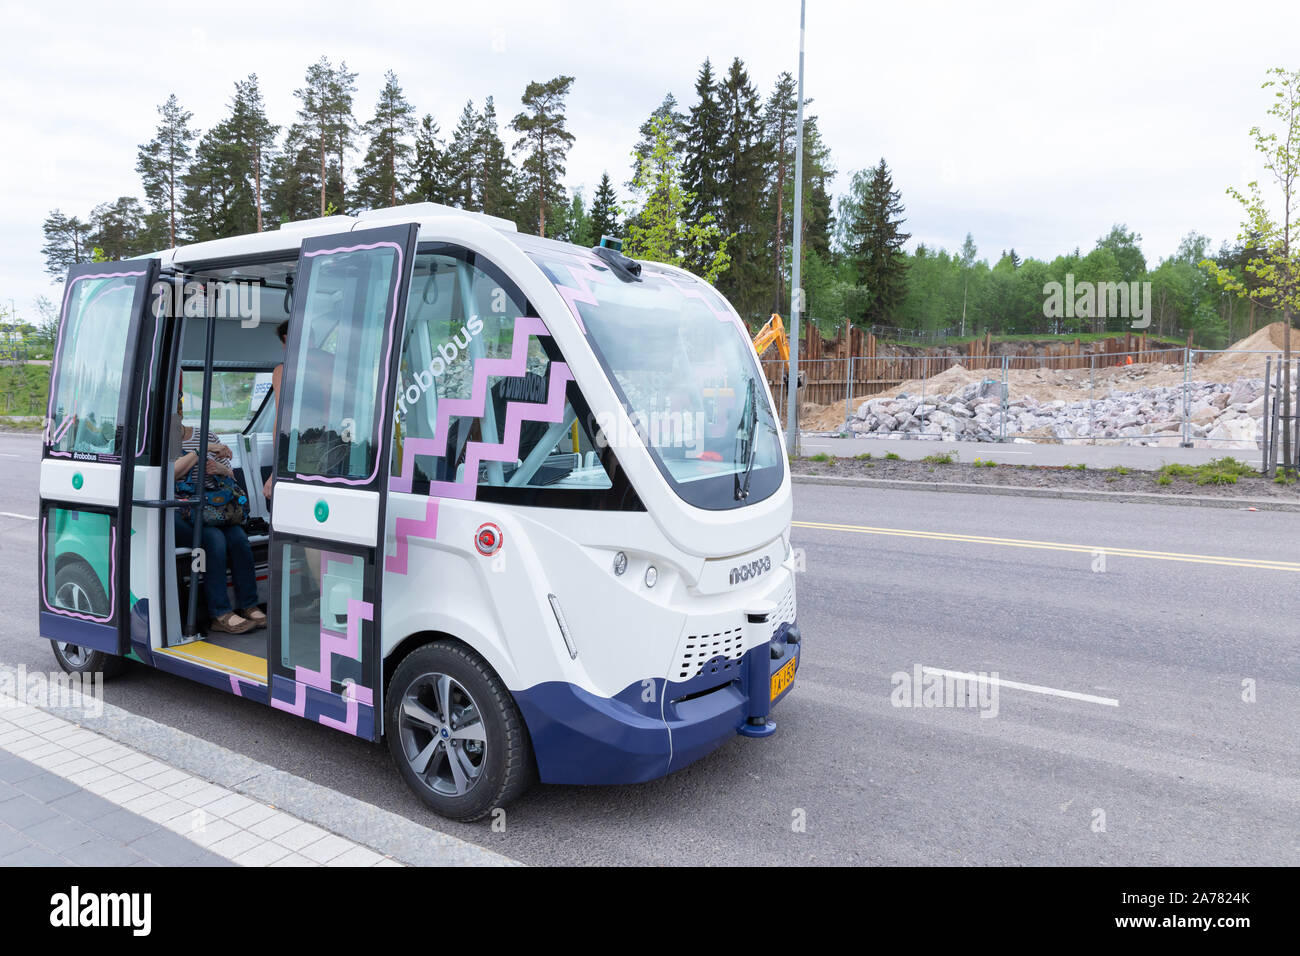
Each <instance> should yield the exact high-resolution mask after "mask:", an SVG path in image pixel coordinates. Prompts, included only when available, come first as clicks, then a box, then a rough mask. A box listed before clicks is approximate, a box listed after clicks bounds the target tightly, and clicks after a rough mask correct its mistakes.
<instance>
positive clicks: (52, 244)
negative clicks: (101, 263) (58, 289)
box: [41, 209, 91, 282]
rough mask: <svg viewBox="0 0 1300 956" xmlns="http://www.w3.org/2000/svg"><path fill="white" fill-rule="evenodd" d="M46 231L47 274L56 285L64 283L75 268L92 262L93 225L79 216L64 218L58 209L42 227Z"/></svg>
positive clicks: (44, 251) (43, 253)
mask: <svg viewBox="0 0 1300 956" xmlns="http://www.w3.org/2000/svg"><path fill="white" fill-rule="evenodd" d="M41 228H42V230H43V231H44V232H45V245H44V246H42V247H41V254H42V255H43V256H45V271H46V272H48V273H49V274H50V276H51V277H52V278H53V279H54V281H55V282H62V281H63V280H64V279H65V278H67V273H68V270H69V269H70V268H72V266H74V265H76V264H77V263H79V262H89V261H90V248H91V247H90V244H89V242H88V239H89V238H90V226H89V224H87V223H84V222H82V221H81V220H80V219H78V218H77V217H76V216H65V215H64V214H63V213H62V212H60V211H59V210H57V209H55V210H54V211H53V212H51V213H50V214H49V216H47V217H46V219H45V222H44V223H43V224H42V226H41Z"/></svg>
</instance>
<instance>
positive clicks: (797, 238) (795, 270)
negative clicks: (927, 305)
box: [785, 0, 807, 456]
mask: <svg viewBox="0 0 1300 956" xmlns="http://www.w3.org/2000/svg"><path fill="white" fill-rule="evenodd" d="M806 6H807V2H806V0H799V114H798V115H799V119H798V123H797V124H796V125H797V129H796V132H795V136H796V137H797V140H796V142H795V146H794V242H793V243H791V245H790V251H791V257H792V260H793V261H792V264H791V269H790V392H789V394H788V395H787V396H786V403H787V404H786V428H785V440H786V451H787V452H788V453H789V454H790V455H791V456H794V455H798V454H799V313H800V312H801V311H803V289H802V288H800V285H799V260H800V258H801V254H802V252H803V249H802V246H803V33H804V12H805V8H806Z"/></svg>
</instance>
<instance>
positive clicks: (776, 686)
mask: <svg viewBox="0 0 1300 956" xmlns="http://www.w3.org/2000/svg"><path fill="white" fill-rule="evenodd" d="M798 663H799V660H798V658H795V659H794V660H792V661H790V663H788V664H786V665H785V666H784V667H782V668H781V669H780V670H779V671H777V672H776V673H775V674H773V675H772V697H771V698H770V699H771V700H776V699H777V698H778V697H780V696H781V694H782V693H784V692H785V689H786V688H787V687H789V686H790V685H791V684H792V683H794V668H795V665H796V664H798Z"/></svg>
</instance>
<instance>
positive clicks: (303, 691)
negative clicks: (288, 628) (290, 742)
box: [271, 598, 375, 735]
mask: <svg viewBox="0 0 1300 956" xmlns="http://www.w3.org/2000/svg"><path fill="white" fill-rule="evenodd" d="M362 619H365V620H367V621H373V620H374V619H375V606H374V605H373V604H371V603H370V602H369V601H358V600H357V599H356V598H351V599H349V601H348V632H347V635H346V636H345V635H343V634H339V633H338V632H337V631H331V630H329V629H328V628H324V627H322V628H321V631H320V669H319V670H312V669H311V668H309V667H303V666H301V665H299V666H298V667H295V668H294V678H295V680H294V694H293V702H292V703H290V702H289V701H283V700H279V699H277V698H275V697H272V698H271V706H273V707H275V708H277V709H279V710H285V711H288V712H289V713H291V714H296V715H297V716H299V717H301V716H303V714H304V713H306V710H307V688H308V687H309V686H310V687H315V688H317V689H318V690H323V691H326V692H327V693H333V690H332V688H331V686H330V677H329V669H330V655H331V654H338V655H339V656H341V657H347V658H350V659H351V660H354V661H357V660H360V659H361V621H362ZM349 688H350V689H349ZM343 696H344V700H345V701H346V702H347V711H346V713H347V716H346V717H344V719H343V720H337V719H335V718H333V717H327V716H325V715H324V714H322V715H321V716H320V718H319V721H320V723H322V724H324V725H325V726H327V727H333V728H334V729H335V730H343V731H346V732H347V733H350V734H353V735H355V734H356V732H357V717H358V711H359V708H358V706H357V705H358V703H361V704H365V705H366V706H367V707H372V706H374V694H373V693H371V690H370V688H369V687H360V686H358V685H356V684H350V685H345V688H344V692H343Z"/></svg>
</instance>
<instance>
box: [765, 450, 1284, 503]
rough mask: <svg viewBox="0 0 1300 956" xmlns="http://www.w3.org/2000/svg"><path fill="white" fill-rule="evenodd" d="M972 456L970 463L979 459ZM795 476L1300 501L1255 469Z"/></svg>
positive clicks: (834, 465) (840, 464)
mask: <svg viewBox="0 0 1300 956" xmlns="http://www.w3.org/2000/svg"><path fill="white" fill-rule="evenodd" d="M977 457H978V456H973V457H972V459H971V461H972V462H973V461H975V460H977ZM791 470H792V471H793V472H794V473H795V474H796V475H800V474H802V475H834V476H836V477H840V478H889V479H894V480H905V481H931V482H933V481H948V482H957V483H962V484H971V485H1018V486H1021V487H1030V488H1070V489H1075V490H1078V491H1122V492H1133V491H1140V492H1147V493H1149V494H1168V495H1201V496H1204V497H1216V498H1283V499H1288V500H1293V501H1300V482H1297V483H1293V484H1289V485H1279V484H1277V483H1276V482H1274V481H1273V480H1272V479H1271V478H1264V477H1262V476H1259V475H1256V474H1254V473H1252V474H1249V475H1241V476H1240V477H1238V478H1237V483H1236V484H1227V485H1212V484H1206V485H1198V484H1197V483H1196V481H1195V480H1194V479H1190V478H1182V477H1171V479H1170V482H1169V484H1164V485H1162V484H1159V483H1158V482H1157V477H1158V474H1159V473H1158V472H1152V471H1138V470H1135V469H1128V473H1127V474H1122V473H1121V471H1120V470H1119V469H1086V470H1080V469H1078V468H1068V467H1053V466H1047V465H1011V464H998V465H994V466H993V467H984V466H977V465H974V464H972V463H971V462H960V461H957V462H953V463H952V464H946V465H945V464H936V463H931V462H926V461H890V460H887V459H884V458H880V457H873V458H872V459H871V460H869V461H866V460H860V459H856V458H833V459H831V460H829V461H816V460H814V459H811V458H799V459H796V460H795V461H794V462H792V464H791Z"/></svg>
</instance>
